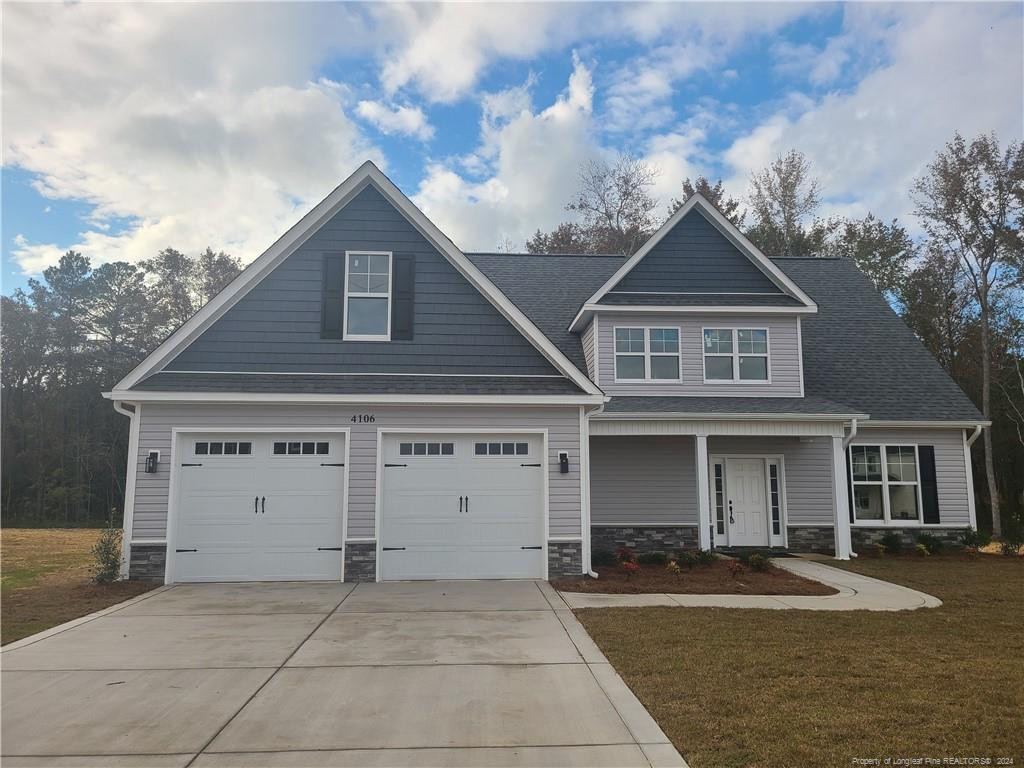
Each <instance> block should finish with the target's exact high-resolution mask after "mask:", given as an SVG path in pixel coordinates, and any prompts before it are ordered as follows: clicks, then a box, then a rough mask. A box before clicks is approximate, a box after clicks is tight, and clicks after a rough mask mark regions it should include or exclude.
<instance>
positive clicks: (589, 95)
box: [414, 58, 601, 250]
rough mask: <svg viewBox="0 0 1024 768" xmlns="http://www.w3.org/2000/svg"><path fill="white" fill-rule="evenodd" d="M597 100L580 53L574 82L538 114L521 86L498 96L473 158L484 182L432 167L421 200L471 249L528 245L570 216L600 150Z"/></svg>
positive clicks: (486, 116)
mask: <svg viewBox="0 0 1024 768" xmlns="http://www.w3.org/2000/svg"><path fill="white" fill-rule="evenodd" d="M593 98H594V84H593V78H592V76H591V72H590V69H589V68H588V67H587V66H586V65H585V64H584V63H583V62H581V61H580V60H579V59H578V58H576V59H575V62H574V69H573V73H572V75H571V76H570V78H569V82H568V87H567V88H566V89H565V91H564V92H563V93H562V94H561V95H560V96H559V97H558V98H557V99H555V101H554V102H553V103H552V104H550V105H549V106H548V107H546V108H544V109H542V110H540V111H539V112H534V111H532V109H531V108H530V106H529V104H530V98H529V95H528V94H527V93H525V92H524V89H523V88H522V87H519V88H517V89H512V91H511V92H502V93H500V94H493V95H492V96H491V97H489V99H487V100H485V103H486V104H489V105H490V108H489V109H486V110H485V112H484V117H483V121H482V123H481V137H482V138H481V144H480V146H479V147H478V149H477V152H475V153H474V155H473V163H472V167H473V170H474V171H476V172H477V173H474V174H473V175H474V176H477V177H478V180H474V179H473V178H470V177H467V176H464V175H461V174H460V173H459V172H458V171H457V170H456V169H455V168H453V167H451V165H444V164H440V163H436V164H432V165H431V166H430V167H429V168H428V169H427V175H426V178H425V179H424V180H423V182H422V183H421V184H420V187H419V189H418V191H417V193H416V195H415V197H414V200H415V201H416V203H417V205H419V206H420V207H421V208H422V209H423V210H424V212H425V213H426V214H427V215H428V216H429V217H430V218H431V219H432V220H433V221H434V222H435V223H436V224H437V225H438V226H439V227H440V228H441V229H442V230H443V231H444V232H445V233H446V234H448V235H449V236H450V237H451V238H452V239H453V240H454V241H455V242H456V243H458V244H459V245H460V246H461V247H463V248H465V249H467V250H493V249H494V248H495V247H496V246H497V245H498V244H499V243H502V242H504V241H505V240H511V241H512V242H513V243H514V244H515V246H516V247H522V245H523V243H524V242H525V241H526V239H527V238H529V237H530V236H531V235H532V234H533V233H534V232H535V231H536V230H537V229H538V228H541V229H550V228H552V227H554V226H555V225H556V224H558V222H559V221H562V220H564V219H565V218H567V213H566V211H565V204H566V202H567V201H568V200H569V199H570V197H571V196H572V194H573V192H575V190H576V187H577V184H578V173H579V168H580V166H581V165H582V164H583V163H584V162H585V161H586V160H588V159H590V158H593V157H595V156H597V155H598V154H599V153H600V151H601V150H600V149H599V147H598V146H597V145H596V144H595V142H594V139H593V131H592V121H591V118H592V110H593ZM462 160H463V162H462V163H461V164H462V165H463V166H465V163H464V160H465V159H464V158H463V159H462Z"/></svg>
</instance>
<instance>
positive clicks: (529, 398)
mask: <svg viewBox="0 0 1024 768" xmlns="http://www.w3.org/2000/svg"><path fill="white" fill-rule="evenodd" d="M103 397H105V398H106V399H108V400H130V401H131V402H135V403H141V402H164V403H186V402H198V403H353V404H365V403H395V404H403V403H405V404H410V403H425V404H428V405H598V404H600V403H604V402H605V401H607V399H608V398H607V397H606V396H605V395H589V394H579V395H510V394H506V395H449V394H437V395H423V394H408V395H399V394H361V395H359V394H344V395H342V394H321V393H305V392H303V393H295V392H167V391H150V390H139V391H135V390H131V391H126V390H114V391H113V392H104V393H103Z"/></svg>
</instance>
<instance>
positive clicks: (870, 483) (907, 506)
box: [850, 445, 921, 525]
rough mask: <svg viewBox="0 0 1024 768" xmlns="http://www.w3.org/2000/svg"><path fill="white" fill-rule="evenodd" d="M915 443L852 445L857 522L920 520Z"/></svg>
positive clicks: (854, 510) (854, 503)
mask: <svg viewBox="0 0 1024 768" xmlns="http://www.w3.org/2000/svg"><path fill="white" fill-rule="evenodd" d="M917 453H918V452H917V446H916V445H853V446H850V479H851V481H852V485H853V515H854V520H855V521H856V522H858V523H866V524H876V525H884V524H887V523H892V524H897V525H898V524H904V523H907V522H911V523H917V522H920V519H921V497H920V479H919V473H918V465H919V462H918V455H917Z"/></svg>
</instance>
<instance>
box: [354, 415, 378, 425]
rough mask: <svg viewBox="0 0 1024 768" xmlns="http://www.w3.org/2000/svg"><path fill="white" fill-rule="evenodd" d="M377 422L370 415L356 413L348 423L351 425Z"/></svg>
mask: <svg viewBox="0 0 1024 768" xmlns="http://www.w3.org/2000/svg"><path fill="white" fill-rule="evenodd" d="M376 420H377V417H376V416H375V415H373V414H372V413H357V414H356V415H355V416H353V417H352V418H351V419H349V421H351V422H352V423H353V424H373V423H374V422H375V421H376Z"/></svg>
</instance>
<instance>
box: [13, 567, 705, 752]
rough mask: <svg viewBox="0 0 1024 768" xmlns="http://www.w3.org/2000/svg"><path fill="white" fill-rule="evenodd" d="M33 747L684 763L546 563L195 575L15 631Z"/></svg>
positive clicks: (17, 718) (25, 743) (16, 683)
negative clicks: (333, 575) (369, 572)
mask: <svg viewBox="0 0 1024 768" xmlns="http://www.w3.org/2000/svg"><path fill="white" fill-rule="evenodd" d="M0 664H2V667H3V680H2V682H3V688H2V737H3V739H2V753H3V764H4V766H5V767H6V768H16V766H43V765H46V766H91V765H103V766H168V767H169V766H188V765H195V766H207V767H210V768H212V767H213V766H467V767H468V766H594V767H595V768H596V767H598V766H652V765H653V766H679V765H685V763H683V761H682V758H680V756H679V754H678V753H677V752H676V751H675V749H674V748H673V747H672V745H671V744H670V743H668V740H667V739H666V738H665V736H664V734H663V733H662V731H661V729H660V728H658V726H657V725H656V724H655V722H654V721H653V720H652V719H651V718H650V716H649V715H648V714H647V712H646V710H644V708H643V707H642V706H641V705H640V703H639V702H638V701H637V700H636V698H635V697H634V696H633V694H632V693H631V692H630V691H629V689H628V688H627V687H626V685H625V684H624V683H623V682H622V680H621V679H620V678H619V676H618V675H617V674H616V673H615V671H614V670H613V669H612V668H611V666H610V665H609V664H608V662H607V660H606V659H605V658H604V656H603V655H602V654H601V653H600V651H599V650H598V649H597V647H596V646H595V645H594V644H593V642H592V641H591V640H590V638H589V637H588V636H587V634H586V632H585V631H584V630H583V628H582V626H581V625H580V624H579V623H578V622H577V621H576V619H575V618H574V617H573V615H572V613H571V612H570V611H569V610H568V608H567V606H566V604H565V603H564V602H563V601H562V600H561V598H560V597H559V596H558V594H557V593H556V592H555V591H554V590H552V589H551V587H550V586H549V585H548V584H546V583H544V582H523V581H507V582H479V581H478V582H401V583H389V584H360V585H358V586H353V585H351V584H322V583H321V584H201V585H200V584H195V585H181V586H174V587H170V588H165V589H163V590H161V591H158V592H156V593H152V594H150V595H147V596H143V597H142V598H139V599H136V600H134V601H131V602H129V603H127V604H123V605H122V606H121V607H117V608H115V609H113V610H111V611H108V612H104V613H103V614H102V615H98V616H97V617H95V618H91V619H89V620H86V621H83V622H80V623H78V624H77V625H75V626H71V627H68V628H62V629H59V631H56V632H51V633H44V634H43V635H41V636H36V637H35V638H28V639H26V640H24V641H21V642H18V643H15V644H12V646H9V648H8V649H5V650H4V652H3V653H2V655H0Z"/></svg>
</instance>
